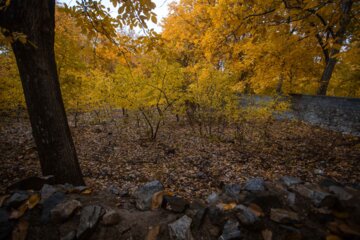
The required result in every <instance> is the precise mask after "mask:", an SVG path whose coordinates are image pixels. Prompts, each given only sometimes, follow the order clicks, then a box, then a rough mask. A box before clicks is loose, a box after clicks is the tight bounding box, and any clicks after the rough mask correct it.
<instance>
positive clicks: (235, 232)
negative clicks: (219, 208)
mask: <svg viewBox="0 0 360 240" xmlns="http://www.w3.org/2000/svg"><path fill="white" fill-rule="evenodd" d="M240 238H241V232H240V229H239V223H238V222H237V221H235V220H231V219H230V220H228V221H227V222H226V223H225V225H224V229H223V232H222V234H221V236H220V237H219V240H235V239H240Z"/></svg>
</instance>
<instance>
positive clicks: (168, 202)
mask: <svg viewBox="0 0 360 240" xmlns="http://www.w3.org/2000/svg"><path fill="white" fill-rule="evenodd" d="M163 206H164V208H165V209H167V210H169V211H172V212H176V213H182V212H184V211H185V210H186V208H187V207H188V206H189V203H188V201H186V200H185V199H183V198H181V197H177V196H169V195H165V196H164V199H163Z"/></svg>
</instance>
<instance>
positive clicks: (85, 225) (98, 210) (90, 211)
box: [76, 205, 104, 239]
mask: <svg viewBox="0 0 360 240" xmlns="http://www.w3.org/2000/svg"><path fill="white" fill-rule="evenodd" d="M103 214H104V211H103V208H102V207H101V206H98V205H89V206H86V207H84V208H83V209H82V211H81V215H80V223H79V226H78V228H77V230H76V238H77V239H88V238H89V236H90V234H91V232H92V231H93V230H94V228H95V227H96V225H97V224H98V222H99V220H100V217H101V216H102V215H103Z"/></svg>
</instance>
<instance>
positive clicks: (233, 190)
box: [223, 184, 241, 199]
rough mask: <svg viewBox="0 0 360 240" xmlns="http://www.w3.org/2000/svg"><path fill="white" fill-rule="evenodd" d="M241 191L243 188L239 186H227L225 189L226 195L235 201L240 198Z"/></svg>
mask: <svg viewBox="0 0 360 240" xmlns="http://www.w3.org/2000/svg"><path fill="white" fill-rule="evenodd" d="M240 191H241V186H240V185H239V184H226V185H224V187H223V192H224V194H226V195H227V196H229V197H231V198H234V199H238V198H239V194H240Z"/></svg>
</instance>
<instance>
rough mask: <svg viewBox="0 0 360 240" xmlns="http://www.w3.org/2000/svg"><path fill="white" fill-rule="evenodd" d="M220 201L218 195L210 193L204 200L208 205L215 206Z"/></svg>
mask: <svg viewBox="0 0 360 240" xmlns="http://www.w3.org/2000/svg"><path fill="white" fill-rule="evenodd" d="M219 200H220V197H219V194H217V193H215V192H212V193H211V194H210V195H209V196H208V197H207V199H206V201H207V203H209V204H210V205H212V204H216V203H217V202H218V201H219Z"/></svg>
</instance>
